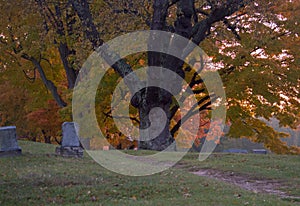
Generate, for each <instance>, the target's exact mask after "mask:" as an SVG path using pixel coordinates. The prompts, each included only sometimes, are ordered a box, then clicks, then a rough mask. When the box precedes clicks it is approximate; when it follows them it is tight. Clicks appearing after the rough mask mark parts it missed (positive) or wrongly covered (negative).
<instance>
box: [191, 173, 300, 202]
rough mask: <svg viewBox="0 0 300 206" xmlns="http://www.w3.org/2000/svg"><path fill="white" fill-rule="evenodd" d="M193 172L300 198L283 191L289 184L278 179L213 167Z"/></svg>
mask: <svg viewBox="0 0 300 206" xmlns="http://www.w3.org/2000/svg"><path fill="white" fill-rule="evenodd" d="M192 173H193V174H195V175H198V176H202V177H209V178H212V179H216V180H220V181H223V182H227V183H230V184H234V185H237V186H239V187H241V188H243V189H246V190H249V191H252V192H255V193H267V194H272V195H276V196H279V197H281V198H289V199H295V200H296V199H297V200H300V197H295V196H291V195H288V194H287V193H286V192H283V191H281V190H280V189H283V188H286V187H287V186H285V185H284V183H283V182H280V181H278V180H267V179H257V178H253V177H250V176H247V175H241V174H236V173H233V172H224V171H219V170H213V169H201V170H197V171H193V172H192Z"/></svg>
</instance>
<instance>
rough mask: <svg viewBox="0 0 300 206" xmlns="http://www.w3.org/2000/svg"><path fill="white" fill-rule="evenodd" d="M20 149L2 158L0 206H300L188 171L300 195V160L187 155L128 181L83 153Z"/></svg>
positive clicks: (44, 147)
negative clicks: (249, 179)
mask: <svg viewBox="0 0 300 206" xmlns="http://www.w3.org/2000/svg"><path fill="white" fill-rule="evenodd" d="M19 145H20V146H21V147H22V150H23V155H22V156H19V157H13V158H0V205H185V206H186V205H197V206H198V205H199V206H201V205H204V206H207V205H214V206H217V205H220V206H226V205H228V206H231V205H257V206H261V205H268V206H269V205H278V206H279V205H280V206H281V205H299V202H298V203H297V202H293V200H282V199H280V198H279V197H276V196H273V195H267V194H257V193H253V192H250V191H246V190H243V189H241V188H239V187H237V186H234V185H231V184H228V183H224V182H221V181H218V180H213V179H209V178H205V177H199V176H196V175H193V174H191V173H190V172H189V170H191V169H194V170H195V169H199V168H215V169H219V170H224V171H236V172H239V173H241V174H248V175H257V176H258V177H267V178H277V179H281V180H284V181H286V182H287V183H288V184H291V190H293V191H294V190H295V191H294V194H297V193H298V195H299V190H297V189H295V188H297V186H299V185H298V184H299V181H300V180H299V176H300V171H299V168H300V167H299V166H300V160H299V156H275V155H219V154H213V155H212V156H210V158H208V159H207V160H206V161H203V162H199V161H198V160H197V154H188V155H187V156H186V157H185V158H184V159H183V160H182V161H181V162H180V163H179V164H181V165H183V167H181V168H178V167H174V168H171V169H169V170H167V171H164V172H161V173H159V174H156V175H151V176H146V177H129V176H123V175H119V174H116V173H113V172H110V171H108V170H106V169H105V168H103V167H101V166H100V165H98V164H97V163H95V162H94V161H93V160H92V159H91V158H90V157H89V156H88V155H87V154H85V156H84V158H82V159H75V158H62V157H58V156H55V155H54V150H55V146H53V145H47V144H40V143H32V142H23V141H20V142H19ZM135 152H137V153H138V154H139V155H140V154H143V153H144V154H147V153H148V152H143V151H135ZM292 183H295V187H293V186H292Z"/></svg>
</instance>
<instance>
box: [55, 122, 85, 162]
mask: <svg viewBox="0 0 300 206" xmlns="http://www.w3.org/2000/svg"><path fill="white" fill-rule="evenodd" d="M78 128H79V127H78V125H77V124H76V123H74V122H64V123H63V125H62V133H63V135H62V136H63V137H62V142H61V146H60V147H57V148H56V150H55V152H56V154H58V155H61V156H63V157H83V149H82V147H81V146H80V142H79V137H78Z"/></svg>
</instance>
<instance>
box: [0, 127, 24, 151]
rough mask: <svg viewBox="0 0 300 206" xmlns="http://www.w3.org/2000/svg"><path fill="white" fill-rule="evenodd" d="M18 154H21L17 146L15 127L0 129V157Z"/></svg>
mask: <svg viewBox="0 0 300 206" xmlns="http://www.w3.org/2000/svg"><path fill="white" fill-rule="evenodd" d="M20 154H22V150H21V148H20V147H19V146H18V141H17V133H16V127H15V126H9V127H0V157H8V156H16V155H20Z"/></svg>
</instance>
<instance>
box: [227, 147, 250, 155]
mask: <svg viewBox="0 0 300 206" xmlns="http://www.w3.org/2000/svg"><path fill="white" fill-rule="evenodd" d="M223 152H224V153H238V154H247V153H248V150H245V149H236V148H230V149H227V150H223Z"/></svg>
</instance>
